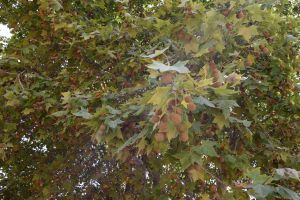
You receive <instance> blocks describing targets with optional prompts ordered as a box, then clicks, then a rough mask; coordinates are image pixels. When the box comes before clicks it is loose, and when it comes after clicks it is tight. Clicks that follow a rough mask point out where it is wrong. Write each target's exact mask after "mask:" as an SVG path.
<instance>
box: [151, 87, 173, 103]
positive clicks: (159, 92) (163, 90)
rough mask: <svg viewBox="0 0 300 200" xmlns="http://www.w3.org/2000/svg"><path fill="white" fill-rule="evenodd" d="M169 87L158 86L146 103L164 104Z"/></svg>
mask: <svg viewBox="0 0 300 200" xmlns="http://www.w3.org/2000/svg"><path fill="white" fill-rule="evenodd" d="M169 91H170V87H158V88H156V89H155V93H154V94H153V96H152V97H151V98H150V100H149V101H148V103H151V104H153V105H164V104H165V103H166V102H167V100H168V98H169Z"/></svg>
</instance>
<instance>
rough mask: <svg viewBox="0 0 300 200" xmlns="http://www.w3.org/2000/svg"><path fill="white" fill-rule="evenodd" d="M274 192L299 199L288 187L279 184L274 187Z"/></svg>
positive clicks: (295, 199)
mask: <svg viewBox="0 0 300 200" xmlns="http://www.w3.org/2000/svg"><path fill="white" fill-rule="evenodd" d="M276 192H277V193H278V194H280V196H282V197H283V198H285V199H291V200H300V196H299V195H298V194H297V193H296V192H294V191H292V190H290V189H288V188H285V187H282V186H280V187H277V188H276Z"/></svg>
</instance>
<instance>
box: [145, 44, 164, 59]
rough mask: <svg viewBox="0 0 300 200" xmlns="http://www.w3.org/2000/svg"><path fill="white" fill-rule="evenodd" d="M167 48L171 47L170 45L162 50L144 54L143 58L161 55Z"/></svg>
mask: <svg viewBox="0 0 300 200" xmlns="http://www.w3.org/2000/svg"><path fill="white" fill-rule="evenodd" d="M167 49H169V46H168V47H166V48H164V49H162V50H155V52H154V53H153V54H150V55H147V56H145V55H142V57H143V58H155V57H157V56H160V55H161V54H163V53H164V52H165V51H166V50H167Z"/></svg>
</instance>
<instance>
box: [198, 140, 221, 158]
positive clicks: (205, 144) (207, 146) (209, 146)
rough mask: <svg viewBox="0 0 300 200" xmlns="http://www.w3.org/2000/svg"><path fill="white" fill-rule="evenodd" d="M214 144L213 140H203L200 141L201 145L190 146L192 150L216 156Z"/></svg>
mask: <svg viewBox="0 0 300 200" xmlns="http://www.w3.org/2000/svg"><path fill="white" fill-rule="evenodd" d="M215 145H216V143H215V142H212V141H209V140H204V141H202V144H201V146H194V147H192V151H194V152H196V153H198V154H201V155H207V156H211V157H217V156H218V154H217V152H216V151H215V148H214V146H215Z"/></svg>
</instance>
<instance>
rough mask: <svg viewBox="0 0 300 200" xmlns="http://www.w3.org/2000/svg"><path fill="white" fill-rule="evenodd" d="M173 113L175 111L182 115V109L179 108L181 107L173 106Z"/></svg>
mask: <svg viewBox="0 0 300 200" xmlns="http://www.w3.org/2000/svg"><path fill="white" fill-rule="evenodd" d="M174 113H177V114H180V115H182V109H181V108H178V107H175V108H174Z"/></svg>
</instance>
